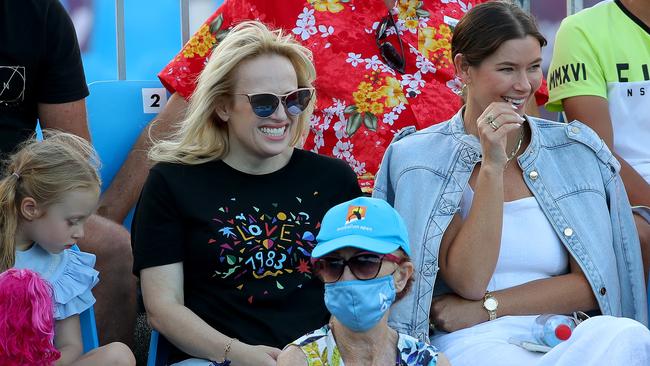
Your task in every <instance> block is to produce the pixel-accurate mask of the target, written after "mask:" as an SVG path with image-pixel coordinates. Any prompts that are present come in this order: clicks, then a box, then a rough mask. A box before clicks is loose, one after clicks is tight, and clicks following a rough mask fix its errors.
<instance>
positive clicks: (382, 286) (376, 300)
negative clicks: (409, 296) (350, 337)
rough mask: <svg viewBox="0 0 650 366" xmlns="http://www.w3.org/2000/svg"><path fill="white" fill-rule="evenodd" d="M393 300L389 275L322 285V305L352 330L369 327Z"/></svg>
mask: <svg viewBox="0 0 650 366" xmlns="http://www.w3.org/2000/svg"><path fill="white" fill-rule="evenodd" d="M393 301H395V283H394V281H393V276H392V275H388V276H384V277H379V278H375V279H372V280H368V281H362V280H351V281H342V282H333V283H326V284H325V306H327V310H329V311H330V313H331V314H332V315H334V317H336V319H338V320H339V321H340V322H341V323H343V325H345V326H346V327H347V328H349V329H350V330H352V331H355V332H366V331H368V330H370V329H372V328H373V327H374V326H375V325H377V323H379V320H381V318H382V317H383V316H384V314H386V311H388V309H389V308H390V306H391V305H392V304H393Z"/></svg>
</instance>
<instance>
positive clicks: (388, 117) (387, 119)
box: [382, 111, 399, 126]
mask: <svg viewBox="0 0 650 366" xmlns="http://www.w3.org/2000/svg"><path fill="white" fill-rule="evenodd" d="M398 118H399V115H397V114H395V112H393V111H391V112H389V113H386V114H384V119H383V120H382V122H384V123H385V124H387V125H391V126H392V125H393V123H395V121H397V119H398Z"/></svg>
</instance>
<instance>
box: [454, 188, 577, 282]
mask: <svg viewBox="0 0 650 366" xmlns="http://www.w3.org/2000/svg"><path fill="white" fill-rule="evenodd" d="M473 198H474V192H473V191H472V188H471V187H470V186H469V184H468V185H467V188H466V189H465V191H464V192H463V198H462V199H461V202H460V214H461V217H462V219H463V221H464V220H465V219H466V218H467V215H468V214H469V209H470V207H471V205H472V200H473ZM568 272H569V254H568V252H567V250H566V249H565V248H564V245H563V244H562V242H561V241H560V239H559V238H558V236H557V234H556V233H555V231H554V230H553V227H552V226H551V224H550V223H549V221H548V220H547V219H546V216H545V215H544V212H543V211H542V209H541V207H540V206H539V204H538V203H537V200H536V199H535V197H526V198H522V199H518V200H515V201H510V202H504V204H503V229H502V232H501V250H500V251H499V259H498V261H497V265H496V268H495V270H494V274H493V275H492V279H490V283H489V284H488V287H487V289H488V291H497V290H502V289H505V288H509V287H513V286H517V285H521V284H524V283H526V282H530V281H534V280H538V279H543V278H549V277H552V276H557V275H561V274H565V273H568Z"/></svg>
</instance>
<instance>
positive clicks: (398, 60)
mask: <svg viewBox="0 0 650 366" xmlns="http://www.w3.org/2000/svg"><path fill="white" fill-rule="evenodd" d="M389 27H393V29H395V35H396V36H397V41H398V42H399V49H400V52H399V53H397V50H396V49H395V46H393V45H392V44H391V43H390V42H383V40H384V39H385V38H386V37H387V36H388V34H387V30H388V28H389ZM375 42H377V47H378V48H379V55H381V58H382V60H384V62H385V63H386V65H388V66H390V67H391V68H392V69H393V70H395V71H397V72H399V73H400V74H403V73H404V71H405V68H406V58H405V57H404V45H402V38H400V36H399V29H397V25H396V24H395V21H394V20H393V15H392V14H391V13H390V11H389V12H388V15H387V16H385V17H384V18H383V19H382V20H381V23H379V26H378V27H377V33H376V35H375Z"/></svg>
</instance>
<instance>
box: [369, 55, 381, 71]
mask: <svg viewBox="0 0 650 366" xmlns="http://www.w3.org/2000/svg"><path fill="white" fill-rule="evenodd" d="M364 61H365V62H366V70H367V69H370V68H372V69H373V70H377V69H378V68H379V67H381V66H383V65H384V63H383V62H381V60H380V59H379V57H377V55H374V56H372V58H367V59H364Z"/></svg>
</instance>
